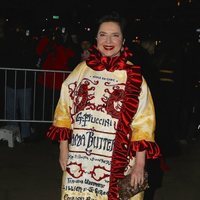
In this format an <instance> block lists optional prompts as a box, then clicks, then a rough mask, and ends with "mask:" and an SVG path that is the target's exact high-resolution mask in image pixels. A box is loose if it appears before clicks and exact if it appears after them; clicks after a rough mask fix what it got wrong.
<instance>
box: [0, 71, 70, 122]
mask: <svg viewBox="0 0 200 200" xmlns="http://www.w3.org/2000/svg"><path fill="white" fill-rule="evenodd" d="M70 72H71V71H59V70H40V69H26V68H0V84H1V94H0V104H1V105H0V122H8V121H9V122H11V121H13V122H39V123H51V122H52V116H53V113H54V109H55V105H56V104H57V100H58V99H57V98H56V93H58V92H59V91H58V89H56V76H57V75H58V74H61V75H60V76H59V77H62V80H60V81H62V82H63V81H64V80H65V78H66V77H67V75H68V74H69V73H70ZM49 74H51V78H52V79H51V81H52V88H47V87H46V86H47V85H46V81H47V77H48V76H49ZM39 76H42V77H43V84H42V85H39V84H38V77H39ZM19 82H20V84H21V85H20V86H19ZM41 88H42V90H41ZM8 89H11V90H12V95H13V96H12V98H11V99H8V98H10V95H9V92H10V90H8ZM39 90H40V93H38V91H39ZM47 91H48V92H49V91H50V92H51V97H49V96H47ZM19 92H20V93H19ZM28 95H31V97H30V98H31V99H30V98H29V100H30V101H27V98H26V97H27V96H28ZM47 98H50V100H51V101H48V102H52V103H50V104H49V103H48V102H47V101H46V100H47ZM20 99H23V108H22V105H19V104H20V102H19V101H20ZM48 100H49V99H48ZM10 102H12V105H11V103H10ZM30 102H31V103H30ZM38 102H39V104H40V106H38ZM28 104H30V105H28ZM27 105H28V106H27ZM20 106H21V108H19V107H20ZM9 107H11V108H12V110H13V113H12V117H11V116H10V114H9V116H8V113H9V111H8V109H9ZM20 109H21V110H22V111H23V113H22V112H21V113H19V110H20ZM27 109H29V112H28V113H30V114H29V116H27ZM45 109H46V110H45ZM47 110H48V112H50V113H51V115H50V116H49V117H45V112H46V111H47ZM37 113H39V114H40V116H41V117H39V118H37Z"/></svg>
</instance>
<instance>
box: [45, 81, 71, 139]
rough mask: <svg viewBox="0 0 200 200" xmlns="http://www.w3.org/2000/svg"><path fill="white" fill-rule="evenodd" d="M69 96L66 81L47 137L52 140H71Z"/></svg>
mask: <svg viewBox="0 0 200 200" xmlns="http://www.w3.org/2000/svg"><path fill="white" fill-rule="evenodd" d="M68 100H69V95H68V89H67V83H66V81H65V82H63V84H62V88H61V93H60V98H59V101H58V104H57V106H56V109H55V113H54V120H53V124H52V126H51V127H50V128H49V130H48V132H47V137H48V138H50V139H52V140H59V141H62V140H70V138H71V132H72V130H71V116H70V111H69V106H68V102H69V101H68Z"/></svg>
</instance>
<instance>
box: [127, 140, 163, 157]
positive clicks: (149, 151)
mask: <svg viewBox="0 0 200 200" xmlns="http://www.w3.org/2000/svg"><path fill="white" fill-rule="evenodd" d="M130 148H131V149H130V150H131V154H132V156H135V154H136V152H138V151H144V150H146V157H147V159H156V158H158V157H160V156H161V153H160V148H159V146H158V145H157V144H156V143H155V142H148V141H146V140H141V141H135V142H132V143H131V147H130Z"/></svg>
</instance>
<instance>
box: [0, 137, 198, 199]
mask: <svg viewBox="0 0 200 200" xmlns="http://www.w3.org/2000/svg"><path fill="white" fill-rule="evenodd" d="M58 154H59V149H58V144H57V143H52V142H51V141H49V140H45V139H41V140H37V141H35V142H32V143H26V144H23V143H17V142H16V143H15V147H14V148H9V147H8V144H7V142H6V141H2V140H1V141H0V200H60V187H61V178H62V171H61V170H60V167H59V163H58ZM166 162H167V164H168V165H169V167H170V170H169V171H167V172H165V173H164V176H163V180H162V185H161V187H160V188H159V189H158V190H157V191H156V193H155V197H154V200H197V199H199V188H200V140H197V141H195V142H192V143H189V144H185V145H182V147H181V153H180V154H178V155H175V156H171V157H168V158H167V159H166Z"/></svg>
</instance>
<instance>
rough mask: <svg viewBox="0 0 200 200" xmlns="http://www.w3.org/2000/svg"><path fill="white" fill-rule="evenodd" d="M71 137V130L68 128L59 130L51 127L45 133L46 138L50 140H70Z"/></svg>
mask: <svg viewBox="0 0 200 200" xmlns="http://www.w3.org/2000/svg"><path fill="white" fill-rule="evenodd" d="M71 135H72V130H71V129H69V128H63V127H62V128H60V127H56V126H54V125H52V126H51V127H50V128H49V130H48V132H47V137H48V138H50V139H51V140H58V141H62V140H70V139H71Z"/></svg>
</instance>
